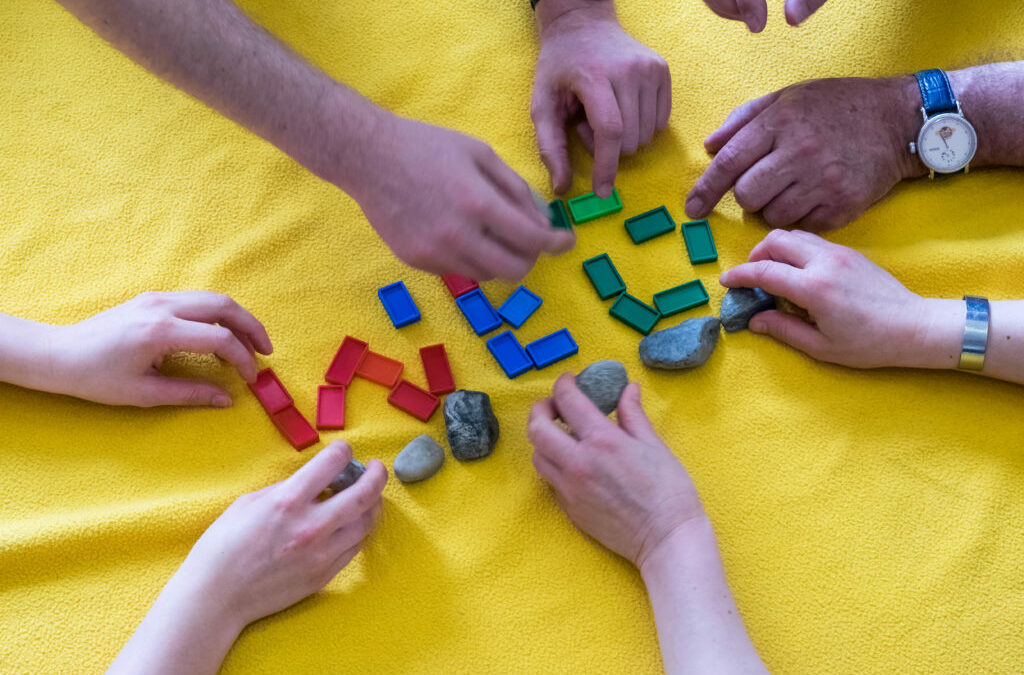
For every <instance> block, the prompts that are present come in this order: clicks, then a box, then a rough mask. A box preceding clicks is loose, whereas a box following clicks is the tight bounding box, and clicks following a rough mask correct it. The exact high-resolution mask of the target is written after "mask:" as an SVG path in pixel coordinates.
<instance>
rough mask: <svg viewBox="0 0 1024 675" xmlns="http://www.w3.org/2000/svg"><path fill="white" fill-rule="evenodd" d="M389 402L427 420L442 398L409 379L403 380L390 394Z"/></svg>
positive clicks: (418, 417)
mask: <svg viewBox="0 0 1024 675" xmlns="http://www.w3.org/2000/svg"><path fill="white" fill-rule="evenodd" d="M388 403H390V404H391V405H393V406H395V407H396V408H401V409H402V410H404V411H405V412H407V413H409V414H410V415H412V416H413V417H415V418H416V419H418V420H422V421H424V422H426V421H427V420H429V419H430V416H431V415H433V414H434V411H435V410H437V406H438V405H440V404H441V399H439V398H438V397H436V396H434V395H433V394H431V393H430V392H429V391H426V390H424V389H420V388H419V387H417V386H416V385H415V384H413V383H412V382H410V381H409V380H402V381H400V382H399V383H398V384H396V385H395V388H394V389H392V390H391V393H390V394H388Z"/></svg>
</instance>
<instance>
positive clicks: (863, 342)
mask: <svg viewBox="0 0 1024 675" xmlns="http://www.w3.org/2000/svg"><path fill="white" fill-rule="evenodd" d="M720 281H721V283H722V285H723V286H728V287H730V288H734V287H738V286H740V287H748V288H750V287H755V286H756V287H760V288H762V289H764V290H765V291H767V292H769V293H771V294H772V295H778V296H782V297H784V298H786V299H787V300H789V301H791V302H793V303H794V304H796V305H798V306H800V307H802V308H803V309H805V310H807V313H808V314H809V315H810V319H811V321H812V322H813V323H808V322H807V321H804V320H803V319H800V318H798V317H796V316H793V315H792V314H786V313H783V312H780V311H778V310H771V311H767V312H762V313H760V314H757V315H756V316H754V318H753V319H751V320H750V330H752V331H754V332H756V333H766V334H768V335H771V336H772V337H774V338H775V339H776V340H779V341H780V342H783V343H785V344H787V345H790V346H792V347H795V348H797V349H799V350H800V351H803V352H806V353H807V354H808V355H810V356H812V357H814V358H816V359H820V360H822V361H832V362H834V363H839V364H842V365H845V366H852V367H855V368H879V367H885V366H913V365H921V364H920V363H918V360H919V359H920V358H921V357H922V356H923V354H924V353H925V352H926V351H927V350H926V348H925V346H924V345H925V344H926V343H927V342H928V333H929V329H930V327H931V326H932V316H931V314H932V312H931V307H930V305H929V302H928V301H926V300H924V299H923V298H921V297H920V296H918V295H916V294H914V293H911V292H910V291H908V290H907V289H906V287H904V286H903V284H901V283H900V282H899V281H897V280H896V279H895V278H894V277H893V276H892V275H891V274H889V273H888V272H886V271H885V270H883V269H882V268H881V267H879V266H878V265H875V264H874V263H873V262H871V261H870V260H868V259H867V258H865V257H864V256H862V255H861V254H860V253H858V252H856V251H854V250H852V249H849V248H846V247H845V246H839V245H837V244H832V243H830V242H827V241H825V240H824V239H822V238H821V237H818V236H817V235H813V234H810V233H808V232H803V231H800V230H794V231H792V232H788V231H785V230H774V231H772V232H770V233H769V234H768V236H767V237H765V238H764V240H763V241H762V242H761V243H760V244H758V245H757V246H755V247H754V250H752V251H751V252H750V262H747V263H743V264H741V265H737V266H736V267H734V268H732V269H731V270H727V271H726V272H725V273H723V274H722V276H721V280H720Z"/></svg>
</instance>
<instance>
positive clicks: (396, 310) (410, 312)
mask: <svg viewBox="0 0 1024 675" xmlns="http://www.w3.org/2000/svg"><path fill="white" fill-rule="evenodd" d="M377 297H378V298H380V304H382V305H384V311H386V312H387V313H388V317H389V318H390V319H391V323H393V324H395V328H401V327H402V326H408V325H409V324H411V323H416V322H417V321H419V320H420V310H419V308H418V307H416V303H415V302H413V300H412V295H410V294H409V289H408V288H406V287H405V282H402V281H396V282H395V283H393V284H388V285H387V286H384V287H383V288H378V289H377Z"/></svg>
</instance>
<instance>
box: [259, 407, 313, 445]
mask: <svg viewBox="0 0 1024 675" xmlns="http://www.w3.org/2000/svg"><path fill="white" fill-rule="evenodd" d="M270 420H271V421H272V422H273V423H274V426H275V427H277V430H278V431H280V432H281V434H282V435H283V436H284V437H285V438H287V439H288V442H289V443H291V444H292V447H293V448H295V449H296V450H304V449H306V448H308V447H309V446H311V445H313V444H314V443H316V442H317V441H319V440H320V434H318V433H317V432H316V429H314V428H313V425H311V424H310V423H309V422H307V421H306V418H305V417H303V416H302V413H300V412H299V410H298V408H296V407H295V406H293V405H290V406H288V407H287V408H285V409H284V410H281V411H280V412H277V413H274V414H273V415H271V416H270Z"/></svg>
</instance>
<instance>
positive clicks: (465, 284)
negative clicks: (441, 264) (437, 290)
mask: <svg viewBox="0 0 1024 675" xmlns="http://www.w3.org/2000/svg"><path fill="white" fill-rule="evenodd" d="M441 279H442V280H443V281H444V285H445V286H447V287H448V292H450V293H451V294H452V297H453V298H457V297H459V296H460V295H465V294H466V293H469V292H470V291H474V290H476V289H478V288H480V284H478V283H477V282H476V280H475V279H470V278H469V277H464V276H462V275H461V274H442V275H441Z"/></svg>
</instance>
